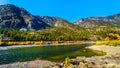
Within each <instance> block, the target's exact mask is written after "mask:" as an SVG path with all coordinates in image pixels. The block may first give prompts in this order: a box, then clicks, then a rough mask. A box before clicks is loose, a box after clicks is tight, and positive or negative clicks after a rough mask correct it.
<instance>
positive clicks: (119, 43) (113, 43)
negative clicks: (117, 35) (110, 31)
mask: <svg viewBox="0 0 120 68" xmlns="http://www.w3.org/2000/svg"><path fill="white" fill-rule="evenodd" d="M96 45H108V46H120V40H111V41H99V42H96Z"/></svg>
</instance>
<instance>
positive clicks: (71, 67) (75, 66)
mask: <svg viewBox="0 0 120 68" xmlns="http://www.w3.org/2000/svg"><path fill="white" fill-rule="evenodd" d="M87 48H90V49H94V50H100V51H103V52H106V55H105V56H93V57H77V58H75V59H71V60H70V62H69V64H66V63H65V62H64V63H61V64H55V65H53V66H48V68H120V51H119V50H120V47H119V46H117V47H114V46H105V45H103V46H97V45H94V46H90V47H87ZM66 65H67V66H66Z"/></svg>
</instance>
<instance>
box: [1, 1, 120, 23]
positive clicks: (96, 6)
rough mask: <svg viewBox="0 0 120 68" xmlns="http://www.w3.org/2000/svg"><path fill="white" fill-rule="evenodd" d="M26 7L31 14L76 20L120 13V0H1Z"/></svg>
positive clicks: (3, 2)
mask: <svg viewBox="0 0 120 68" xmlns="http://www.w3.org/2000/svg"><path fill="white" fill-rule="evenodd" d="M6 3H11V4H14V5H16V6H19V7H22V8H25V9H26V10H28V11H29V12H30V13H31V14H34V15H40V16H57V17H61V18H64V19H66V20H68V21H71V22H74V21H76V20H78V19H80V18H86V17H90V16H107V15H112V14H116V13H120V0H0V4H6Z"/></svg>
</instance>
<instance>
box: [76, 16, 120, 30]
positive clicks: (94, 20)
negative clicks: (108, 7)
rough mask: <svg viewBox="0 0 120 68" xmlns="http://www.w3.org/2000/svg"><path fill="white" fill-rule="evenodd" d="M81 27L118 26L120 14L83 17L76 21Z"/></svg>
mask: <svg viewBox="0 0 120 68" xmlns="http://www.w3.org/2000/svg"><path fill="white" fill-rule="evenodd" d="M74 24H75V25H79V26H81V27H86V28H89V27H96V26H109V25H111V26H116V25H120V14H115V15H111V16H106V17H88V18H82V19H80V20H78V21H76V22H75V23H74Z"/></svg>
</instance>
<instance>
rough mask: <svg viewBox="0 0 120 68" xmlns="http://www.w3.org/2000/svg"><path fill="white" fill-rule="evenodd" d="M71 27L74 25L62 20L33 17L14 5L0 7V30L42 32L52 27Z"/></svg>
mask: <svg viewBox="0 0 120 68" xmlns="http://www.w3.org/2000/svg"><path fill="white" fill-rule="evenodd" d="M71 25H73V24H70V23H69V22H68V21H66V20H63V19H61V18H57V17H49V16H35V15H32V14H30V13H29V12H28V11H26V10H25V9H23V8H19V7H16V6H15V5H12V4H6V5H1V6H0V28H14V29H22V28H26V29H28V30H40V29H46V28H51V27H65V28H69V27H70V28H71ZM72 27H73V26H72Z"/></svg>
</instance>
